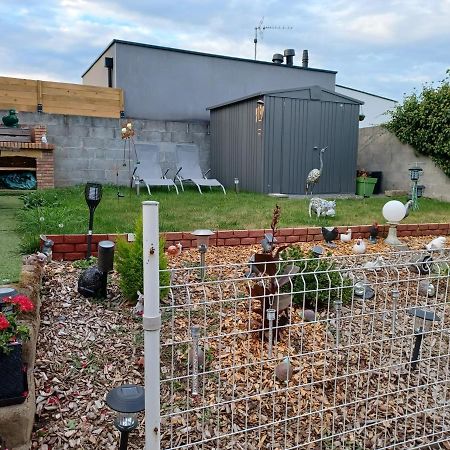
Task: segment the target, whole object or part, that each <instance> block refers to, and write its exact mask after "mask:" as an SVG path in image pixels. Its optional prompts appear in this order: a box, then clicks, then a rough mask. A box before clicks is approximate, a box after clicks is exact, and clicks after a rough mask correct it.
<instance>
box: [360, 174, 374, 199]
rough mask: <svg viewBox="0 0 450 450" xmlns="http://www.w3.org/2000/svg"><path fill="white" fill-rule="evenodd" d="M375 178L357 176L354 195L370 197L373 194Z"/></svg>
mask: <svg viewBox="0 0 450 450" xmlns="http://www.w3.org/2000/svg"><path fill="white" fill-rule="evenodd" d="M376 182H377V178H370V177H358V178H356V195H362V196H363V197H370V196H371V195H372V194H373V190H374V188H375V184H376Z"/></svg>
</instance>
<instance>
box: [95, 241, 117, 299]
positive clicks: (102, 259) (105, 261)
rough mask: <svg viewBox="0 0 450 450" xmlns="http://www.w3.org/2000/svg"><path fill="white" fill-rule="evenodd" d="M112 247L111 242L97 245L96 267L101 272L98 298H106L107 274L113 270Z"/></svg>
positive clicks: (101, 242)
mask: <svg viewBox="0 0 450 450" xmlns="http://www.w3.org/2000/svg"><path fill="white" fill-rule="evenodd" d="M114 247H115V244H114V242H112V241H100V242H99V243H98V259H97V267H98V270H99V271H100V272H101V285H100V297H103V298H106V295H107V284H108V272H110V271H111V270H113V268H114Z"/></svg>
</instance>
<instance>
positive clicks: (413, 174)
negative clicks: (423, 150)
mask: <svg viewBox="0 0 450 450" xmlns="http://www.w3.org/2000/svg"><path fill="white" fill-rule="evenodd" d="M408 170H409V176H410V178H411V181H419V178H420V176H421V175H422V172H423V169H422V168H421V167H419V166H417V165H415V166H413V167H410V168H409V169H408Z"/></svg>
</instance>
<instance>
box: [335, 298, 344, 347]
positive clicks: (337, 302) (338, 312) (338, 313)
mask: <svg viewBox="0 0 450 450" xmlns="http://www.w3.org/2000/svg"><path fill="white" fill-rule="evenodd" d="M334 309H335V311H336V347H339V342H340V340H341V332H340V328H341V312H342V300H341V299H337V300H335V301H334Z"/></svg>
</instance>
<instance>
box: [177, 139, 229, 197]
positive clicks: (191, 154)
mask: <svg viewBox="0 0 450 450" xmlns="http://www.w3.org/2000/svg"><path fill="white" fill-rule="evenodd" d="M176 152H177V173H176V174H175V178H174V181H175V180H178V182H179V183H180V185H181V189H182V190H183V191H184V187H183V183H185V182H191V183H194V184H195V185H196V186H197V189H198V190H199V192H200V194H203V192H202V189H201V187H200V186H203V187H205V186H206V187H209V188H210V189H212V188H213V187H220V188H222V190H223V193H224V194H226V191H225V188H224V187H223V185H222V184H221V183H219V181H217V180H216V179H214V178H207V175H208V173H209V172H210V171H211V169H209V170H207V171H206V172H205V173H204V174H203V173H202V170H201V169H200V160H199V156H198V147H197V146H196V145H194V144H177V147H176Z"/></svg>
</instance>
